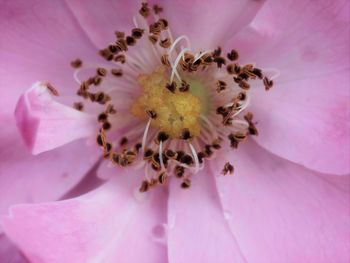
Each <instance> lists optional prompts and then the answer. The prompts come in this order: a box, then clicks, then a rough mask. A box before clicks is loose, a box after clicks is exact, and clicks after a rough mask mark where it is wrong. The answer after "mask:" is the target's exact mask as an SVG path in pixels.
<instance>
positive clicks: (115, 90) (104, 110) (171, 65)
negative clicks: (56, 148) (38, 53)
mask: <svg viewBox="0 0 350 263" xmlns="http://www.w3.org/2000/svg"><path fill="white" fill-rule="evenodd" d="M161 11H162V8H161V7H159V6H157V5H155V6H153V11H152V10H151V8H150V7H149V6H148V4H147V3H142V6H141V9H140V11H139V14H138V15H137V16H135V17H134V24H135V28H134V29H132V31H131V33H130V34H129V35H128V34H126V33H124V32H119V31H118V32H116V41H115V42H114V43H111V44H110V45H108V47H106V48H105V49H102V50H100V52H99V54H100V55H101V56H102V57H103V58H104V59H105V60H106V61H107V64H106V65H103V66H101V65H99V66H97V67H93V68H94V72H95V75H93V76H90V77H88V78H87V79H86V80H84V81H80V79H79V74H80V72H81V70H82V67H83V66H82V61H81V60H76V61H74V62H72V66H73V67H74V68H76V71H75V73H74V77H75V79H76V80H77V82H78V83H79V85H80V87H79V90H78V92H77V94H78V96H80V97H82V98H84V99H85V100H88V101H90V102H93V103H95V104H96V103H97V104H98V105H100V106H101V108H100V109H99V112H98V114H97V115H98V117H97V119H98V123H100V124H101V127H100V129H99V133H98V135H97V144H98V145H99V146H101V147H102V149H103V157H104V158H106V159H109V160H110V161H111V162H112V163H113V164H114V165H116V166H118V167H123V168H124V167H128V166H130V167H133V168H134V169H144V178H143V181H142V184H141V187H140V191H141V192H144V191H147V190H148V189H149V188H150V187H153V186H154V185H157V184H165V183H166V181H167V178H169V177H171V176H175V177H178V178H180V179H181V180H182V183H181V186H182V187H183V188H188V187H189V186H190V184H191V180H190V179H191V176H193V175H195V174H197V173H198V172H199V171H200V170H201V169H203V168H204V167H205V163H206V162H207V161H210V160H213V159H215V156H216V152H217V151H219V150H220V149H222V148H224V146H225V143H228V147H231V148H233V149H235V148H237V147H238V145H239V143H241V142H242V141H244V140H245V139H246V138H247V137H248V136H249V135H258V131H257V129H256V127H255V122H254V121H253V114H252V113H250V112H247V111H246V110H247V108H248V106H249V103H250V96H251V93H250V90H251V89H252V88H254V86H255V85H256V80H261V81H262V83H263V85H264V86H265V89H266V90H269V89H270V88H271V87H272V85H273V81H272V80H271V79H270V78H268V77H267V76H266V74H265V72H263V71H262V70H261V69H259V68H256V67H255V66H254V65H252V64H246V65H240V64H239V63H238V58H239V56H238V52H237V51H235V50H231V51H229V52H228V53H226V55H223V54H222V53H223V52H222V50H221V48H220V47H218V48H217V49H215V50H203V51H199V52H193V51H192V49H191V43H190V40H189V39H188V37H187V36H179V37H178V38H176V39H175V40H174V39H173V36H172V34H171V31H170V27H169V23H168V21H167V20H165V19H163V18H159V16H158V15H159V13H160V12H161ZM88 68H90V69H91V67H88ZM88 68H87V69H88ZM74 107H75V108H76V109H78V110H85V107H84V104H83V103H82V102H77V103H75V105H74ZM92 108H93V109H96V107H92ZM120 134H122V136H120ZM224 149H225V148H224ZM226 149H227V148H226ZM233 170H234V168H233V165H232V164H230V163H229V162H227V163H226V164H225V165H224V167H223V169H222V171H221V173H222V174H223V175H226V174H228V173H230V174H231V173H233Z"/></svg>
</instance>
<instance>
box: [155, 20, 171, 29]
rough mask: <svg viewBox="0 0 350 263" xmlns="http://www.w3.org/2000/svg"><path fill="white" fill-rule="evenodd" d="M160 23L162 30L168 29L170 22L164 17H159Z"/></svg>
mask: <svg viewBox="0 0 350 263" xmlns="http://www.w3.org/2000/svg"><path fill="white" fill-rule="evenodd" d="M158 23H159V24H160V26H161V28H162V30H166V29H167V28H168V25H169V23H168V21H167V20H165V19H164V18H161V19H159V20H158Z"/></svg>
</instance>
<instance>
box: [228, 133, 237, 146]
mask: <svg viewBox="0 0 350 263" xmlns="http://www.w3.org/2000/svg"><path fill="white" fill-rule="evenodd" d="M228 139H229V140H230V145H231V147H232V148H234V149H236V148H237V147H238V143H239V141H238V140H236V137H235V135H234V134H232V133H231V134H229V136H228Z"/></svg>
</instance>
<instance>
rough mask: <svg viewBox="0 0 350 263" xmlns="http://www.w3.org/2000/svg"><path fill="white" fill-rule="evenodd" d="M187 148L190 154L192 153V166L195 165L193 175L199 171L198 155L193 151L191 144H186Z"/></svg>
mask: <svg viewBox="0 0 350 263" xmlns="http://www.w3.org/2000/svg"><path fill="white" fill-rule="evenodd" d="M188 146H190V149H191V152H192V156H193V159H194V165H195V170H194V173H195V174H196V173H198V171H199V159H198V155H197V152H196V150H195V149H194V147H193V145H192V144H191V143H188Z"/></svg>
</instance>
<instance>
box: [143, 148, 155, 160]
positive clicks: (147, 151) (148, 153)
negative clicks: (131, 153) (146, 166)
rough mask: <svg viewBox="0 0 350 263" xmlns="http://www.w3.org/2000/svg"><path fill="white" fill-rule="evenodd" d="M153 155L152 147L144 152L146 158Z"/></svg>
mask: <svg viewBox="0 0 350 263" xmlns="http://www.w3.org/2000/svg"><path fill="white" fill-rule="evenodd" d="M152 156H153V151H152V149H146V151H145V153H144V154H143V158H144V159H145V160H149V159H151V158H152Z"/></svg>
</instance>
